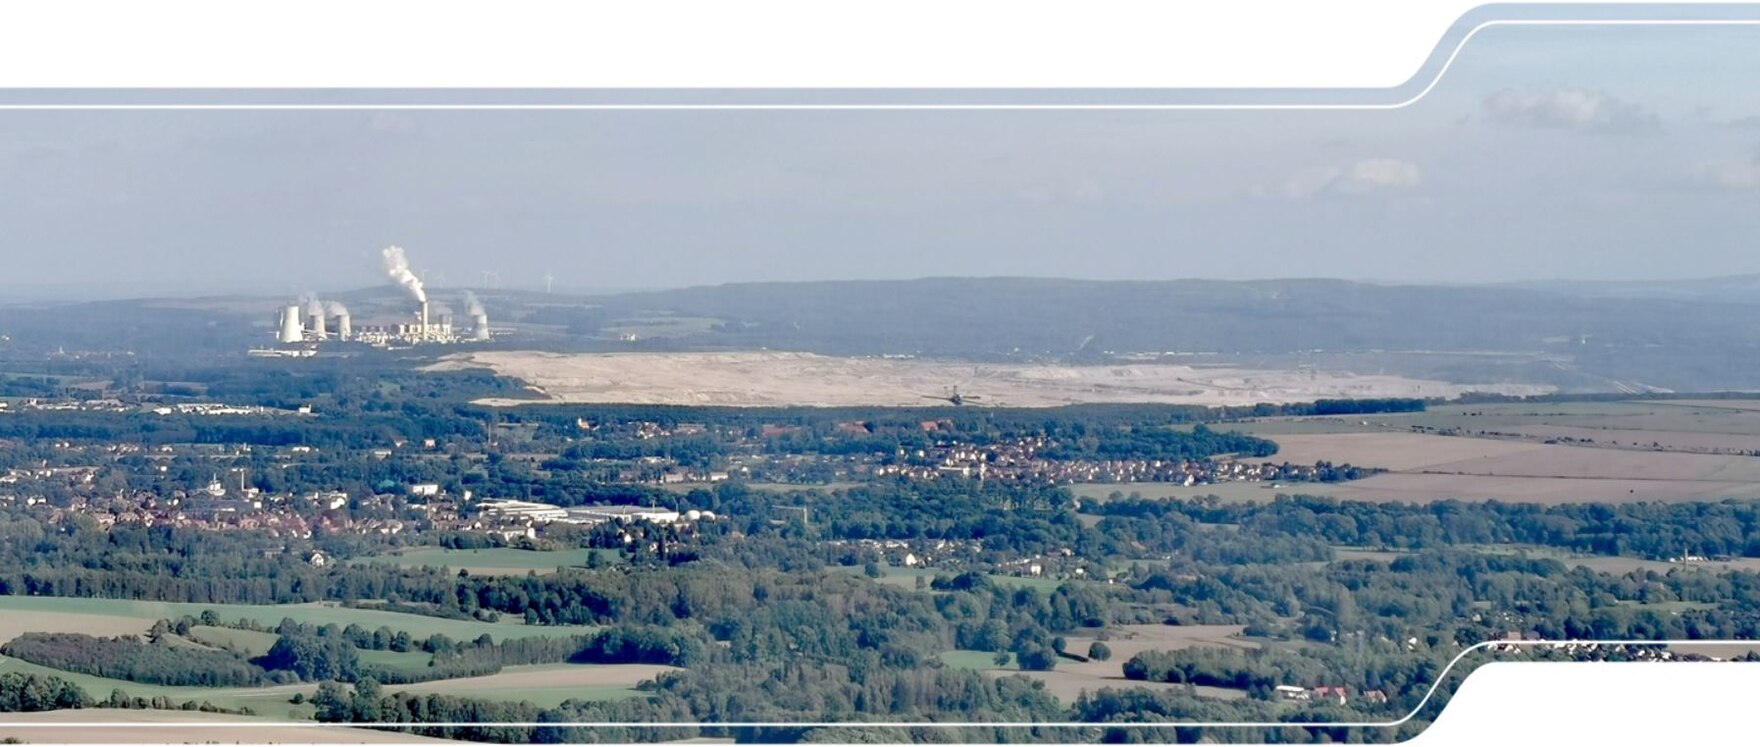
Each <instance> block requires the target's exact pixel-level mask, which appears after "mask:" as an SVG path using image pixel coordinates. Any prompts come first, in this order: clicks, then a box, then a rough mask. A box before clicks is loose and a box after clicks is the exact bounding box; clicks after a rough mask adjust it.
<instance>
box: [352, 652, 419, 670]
mask: <svg viewBox="0 0 1760 747" xmlns="http://www.w3.org/2000/svg"><path fill="white" fill-rule="evenodd" d="M359 651H360V654H359V656H360V662H361V664H364V665H371V666H374V667H383V668H385V669H390V670H394V671H399V672H420V671H422V670H424V669H427V668H428V663H429V662H431V661H433V660H434V655H433V654H428V653H423V652H421V651H375V650H373V649H360V650H359Z"/></svg>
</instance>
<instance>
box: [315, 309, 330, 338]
mask: <svg viewBox="0 0 1760 747" xmlns="http://www.w3.org/2000/svg"><path fill="white" fill-rule="evenodd" d="M311 326H312V337H313V338H315V339H319V340H322V339H325V338H327V337H329V334H328V333H326V332H325V330H324V312H323V311H319V312H318V313H316V314H312V315H311Z"/></svg>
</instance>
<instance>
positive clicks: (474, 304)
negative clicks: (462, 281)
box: [464, 290, 485, 317]
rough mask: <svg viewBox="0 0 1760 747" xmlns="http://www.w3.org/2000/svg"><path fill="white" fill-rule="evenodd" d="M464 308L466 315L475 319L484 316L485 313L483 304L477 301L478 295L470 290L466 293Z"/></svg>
mask: <svg viewBox="0 0 1760 747" xmlns="http://www.w3.org/2000/svg"><path fill="white" fill-rule="evenodd" d="M464 308H465V313H467V314H470V315H471V316H473V317H475V316H482V315H483V314H484V313H485V312H484V311H483V302H482V301H478V300H477V294H475V293H472V292H470V291H468V290H467V291H465V292H464Z"/></svg>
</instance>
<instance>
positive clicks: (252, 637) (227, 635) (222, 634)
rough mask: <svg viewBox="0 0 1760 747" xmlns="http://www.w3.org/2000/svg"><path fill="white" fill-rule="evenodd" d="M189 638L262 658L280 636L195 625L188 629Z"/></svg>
mask: <svg viewBox="0 0 1760 747" xmlns="http://www.w3.org/2000/svg"><path fill="white" fill-rule="evenodd" d="M189 637H190V639H191V640H194V641H196V642H198V643H205V644H207V645H209V646H213V647H214V648H218V649H224V650H227V651H237V652H239V653H241V654H244V655H246V656H262V655H263V654H266V653H269V648H270V647H271V646H274V645H275V641H276V639H278V638H280V636H278V635H275V634H274V633H259V632H257V631H255V630H239V629H237V628H219V627H210V626H207V625H197V626H194V627H192V628H190V629H189Z"/></svg>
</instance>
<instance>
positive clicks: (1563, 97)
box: [1483, 88, 1662, 134]
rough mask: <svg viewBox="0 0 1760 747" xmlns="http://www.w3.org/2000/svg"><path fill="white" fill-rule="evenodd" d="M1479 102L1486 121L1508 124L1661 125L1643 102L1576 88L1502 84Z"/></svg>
mask: <svg viewBox="0 0 1760 747" xmlns="http://www.w3.org/2000/svg"><path fill="white" fill-rule="evenodd" d="M1483 104H1484V108H1485V116H1486V117H1487V118H1488V119H1489V120H1490V121H1492V122H1494V123H1497V124H1501V125H1508V126H1512V127H1532V128H1539V129H1553V130H1578V131H1582V132H1604V133H1620V134H1637V133H1646V132H1655V131H1657V130H1660V129H1662V121H1661V120H1660V119H1659V118H1657V116H1656V114H1655V113H1654V112H1652V111H1650V110H1649V109H1647V108H1645V107H1644V106H1643V105H1641V104H1635V103H1632V102H1629V101H1622V100H1620V99H1616V98H1614V97H1612V96H1609V95H1607V94H1606V93H1602V92H1600V91H1588V90H1583V89H1580V88H1553V89H1537V90H1522V91H1518V90H1515V89H1511V88H1505V89H1503V90H1501V91H1497V92H1496V93H1492V94H1491V95H1489V96H1486V97H1485V100H1484V102H1483Z"/></svg>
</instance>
